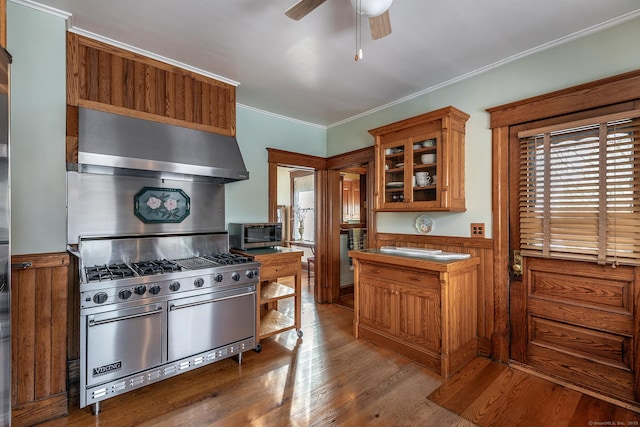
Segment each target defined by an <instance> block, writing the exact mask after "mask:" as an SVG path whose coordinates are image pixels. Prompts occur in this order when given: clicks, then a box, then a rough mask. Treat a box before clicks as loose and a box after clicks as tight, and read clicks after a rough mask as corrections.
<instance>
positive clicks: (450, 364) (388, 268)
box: [349, 250, 479, 378]
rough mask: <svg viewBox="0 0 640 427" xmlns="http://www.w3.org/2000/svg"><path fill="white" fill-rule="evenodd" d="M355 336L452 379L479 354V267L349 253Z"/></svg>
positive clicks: (473, 261)
mask: <svg viewBox="0 0 640 427" xmlns="http://www.w3.org/2000/svg"><path fill="white" fill-rule="evenodd" d="M349 256H351V257H353V259H354V267H355V272H354V274H355V276H354V280H355V308H354V310H355V315H354V332H355V335H356V337H360V338H365V339H368V340H370V341H372V342H374V343H376V344H378V345H381V346H384V347H386V348H389V349H391V350H393V351H396V352H398V353H400V354H403V355H405V356H407V357H409V358H411V359H413V360H416V361H418V362H419V363H422V364H423V365H425V366H427V367H429V368H430V369H432V370H433V371H434V372H437V373H438V374H440V375H441V376H442V377H443V378H448V377H450V376H451V375H453V374H454V373H455V372H457V371H458V370H459V369H460V368H461V367H462V366H464V365H465V364H466V363H467V362H468V361H469V360H471V359H473V357H475V356H476V354H477V331H476V329H477V328H476V325H477V321H476V314H477V296H476V285H477V266H478V264H479V259H478V258H475V257H472V258H469V259H466V260H459V261H444V262H435V261H429V260H426V259H423V258H409V257H402V256H395V255H388V254H381V253H379V252H378V251H375V250H366V251H350V252H349Z"/></svg>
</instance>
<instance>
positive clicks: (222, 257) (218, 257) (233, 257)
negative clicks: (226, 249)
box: [202, 253, 251, 265]
mask: <svg viewBox="0 0 640 427" xmlns="http://www.w3.org/2000/svg"><path fill="white" fill-rule="evenodd" d="M202 258H204V259H208V260H209V261H213V262H215V263H217V264H221V265H231V264H245V263H247V262H251V258H248V257H246V256H242V255H238V254H232V253H224V254H213V255H202Z"/></svg>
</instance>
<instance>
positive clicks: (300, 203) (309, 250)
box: [267, 148, 327, 302]
mask: <svg viewBox="0 0 640 427" xmlns="http://www.w3.org/2000/svg"><path fill="white" fill-rule="evenodd" d="M267 151H268V153H269V221H280V222H283V224H284V225H285V227H284V228H285V230H284V235H285V237H284V239H283V240H284V244H285V245H287V246H295V247H296V249H301V250H303V251H304V255H303V257H302V263H303V265H304V266H305V268H306V269H307V270H306V271H305V273H307V274H306V275H307V277H308V278H309V279H310V282H309V287H308V288H312V290H313V294H314V300H315V301H316V302H324V296H323V292H322V289H323V288H326V285H325V284H326V276H325V275H324V273H323V270H322V265H323V264H324V263H326V261H325V260H324V256H323V254H324V253H325V250H324V249H323V248H324V247H325V246H326V239H327V237H326V232H325V231H324V230H326V228H325V227H326V226H325V218H326V216H327V215H326V211H327V205H326V201H325V196H324V195H323V191H322V189H323V188H326V159H324V158H321V157H316V156H310V155H305V154H299V153H292V152H289V151H283V150H277V149H274V148H267ZM283 219H284V221H283ZM314 252H315V254H314ZM309 258H311V259H312V263H311V264H312V267H311V268H313V270H314V274H313V275H311V274H309V272H308V269H309V265H310V263H309V261H310V259H309Z"/></svg>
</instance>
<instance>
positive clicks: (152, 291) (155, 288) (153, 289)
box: [149, 285, 160, 295]
mask: <svg viewBox="0 0 640 427" xmlns="http://www.w3.org/2000/svg"><path fill="white" fill-rule="evenodd" d="M149 293H150V294H152V295H158V294H159V293H160V285H153V286H151V287H150V288H149Z"/></svg>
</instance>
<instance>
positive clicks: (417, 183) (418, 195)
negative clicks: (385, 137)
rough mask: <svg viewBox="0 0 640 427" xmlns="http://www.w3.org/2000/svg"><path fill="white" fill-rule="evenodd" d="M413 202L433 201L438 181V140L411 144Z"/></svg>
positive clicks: (430, 139) (433, 139)
mask: <svg viewBox="0 0 640 427" xmlns="http://www.w3.org/2000/svg"><path fill="white" fill-rule="evenodd" d="M413 161H414V166H413V176H414V178H413V183H414V186H413V201H414V202H425V201H435V200H436V198H437V191H436V187H437V185H436V182H437V179H438V140H437V139H436V138H429V139H426V140H422V141H417V142H415V143H414V144H413Z"/></svg>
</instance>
